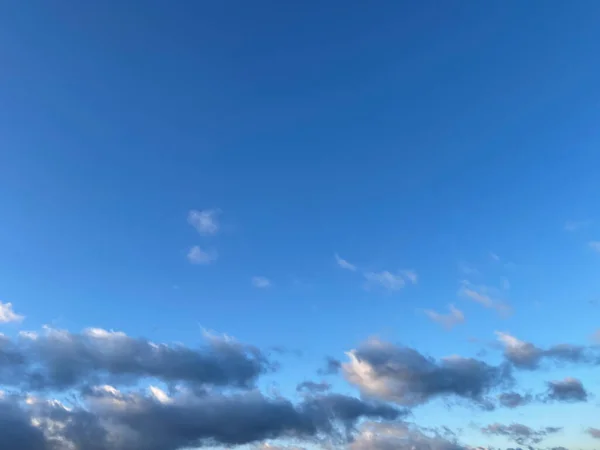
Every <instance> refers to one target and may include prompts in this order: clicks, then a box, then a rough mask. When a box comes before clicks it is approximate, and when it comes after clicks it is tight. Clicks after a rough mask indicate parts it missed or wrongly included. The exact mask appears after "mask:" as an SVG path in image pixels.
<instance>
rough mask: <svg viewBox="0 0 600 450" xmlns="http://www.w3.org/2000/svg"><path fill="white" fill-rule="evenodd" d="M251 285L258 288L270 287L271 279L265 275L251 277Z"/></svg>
mask: <svg viewBox="0 0 600 450" xmlns="http://www.w3.org/2000/svg"><path fill="white" fill-rule="evenodd" d="M252 286H254V287H255V288H259V289H266V288H268V287H271V281H270V280H269V279H268V278H266V277H252Z"/></svg>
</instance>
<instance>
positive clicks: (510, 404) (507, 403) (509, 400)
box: [498, 392, 532, 409]
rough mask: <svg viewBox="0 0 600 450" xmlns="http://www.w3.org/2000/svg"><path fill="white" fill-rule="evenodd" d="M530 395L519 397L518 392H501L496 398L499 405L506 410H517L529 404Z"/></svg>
mask: <svg viewBox="0 0 600 450" xmlns="http://www.w3.org/2000/svg"><path fill="white" fill-rule="evenodd" d="M531 400H532V397H531V395H521V394H519V393H518V392H503V393H502V394H500V395H499V396H498V401H499V402H500V404H501V405H502V406H504V407H506V408H511V409H512V408H517V407H519V406H524V405H526V404H528V403H530V402H531Z"/></svg>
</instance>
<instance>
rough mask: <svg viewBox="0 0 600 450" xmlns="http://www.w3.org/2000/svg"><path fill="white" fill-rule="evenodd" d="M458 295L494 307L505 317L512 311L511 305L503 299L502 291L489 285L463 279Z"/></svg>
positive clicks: (487, 306)
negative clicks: (476, 283)
mask: <svg viewBox="0 0 600 450" xmlns="http://www.w3.org/2000/svg"><path fill="white" fill-rule="evenodd" d="M458 295H459V296H460V297H463V298H466V299H469V300H472V301H474V302H476V303H479V304H480V305H482V306H484V307H486V308H489V309H494V310H496V311H497V312H498V314H500V315H501V316H504V317H506V316H508V315H510V314H511V312H512V308H511V307H510V305H509V304H508V303H506V302H505V301H504V300H502V299H501V295H502V292H501V291H499V290H498V289H495V288H492V287H489V286H485V285H474V284H473V283H471V282H469V281H467V280H463V281H461V286H460V289H459V290H458Z"/></svg>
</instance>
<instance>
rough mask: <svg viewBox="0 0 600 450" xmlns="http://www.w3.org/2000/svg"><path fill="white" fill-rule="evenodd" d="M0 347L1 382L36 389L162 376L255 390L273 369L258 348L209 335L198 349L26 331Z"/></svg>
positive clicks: (107, 335)
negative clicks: (258, 379) (258, 383)
mask: <svg viewBox="0 0 600 450" xmlns="http://www.w3.org/2000/svg"><path fill="white" fill-rule="evenodd" d="M0 345H2V346H1V347H0V352H2V358H3V360H4V361H6V362H5V364H3V366H2V367H3V368H2V369H1V370H0V382H2V383H3V384H8V385H11V384H12V385H14V384H15V383H17V382H18V383H20V384H21V386H22V387H26V388H28V389H33V390H43V389H54V390H61V389H68V388H71V387H76V386H79V385H82V384H89V383H111V382H115V380H118V381H120V382H125V381H127V380H128V379H130V380H132V381H133V382H136V381H138V380H139V379H142V378H157V379H160V380H162V381H164V382H167V383H172V382H187V383H191V384H197V385H202V384H210V385H215V386H235V387H251V386H252V385H253V384H254V382H255V380H256V379H257V377H258V376H259V375H260V374H262V373H264V372H266V371H269V370H271V369H272V367H273V366H272V365H271V364H270V363H269V361H268V360H267V358H266V357H265V356H264V355H263V354H262V353H261V352H260V351H259V350H258V349H256V348H254V347H251V346H248V345H244V344H241V343H239V342H236V341H234V340H232V339H231V338H227V337H220V336H213V335H206V344H205V345H204V346H203V347H201V348H198V349H193V348H189V347H185V346H183V345H169V344H160V343H153V342H151V341H148V340H146V339H138V338H132V337H129V336H127V335H125V334H124V333H119V332H112V331H105V330H101V329H88V330H86V331H84V332H83V333H79V334H78V333H69V332H67V331H62V330H54V329H45V331H44V332H43V333H40V334H34V333H24V334H22V336H21V338H20V339H19V340H18V341H17V342H15V343H12V342H8V343H6V342H5V343H4V344H0Z"/></svg>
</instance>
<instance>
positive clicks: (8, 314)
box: [0, 302, 25, 323]
mask: <svg viewBox="0 0 600 450" xmlns="http://www.w3.org/2000/svg"><path fill="white" fill-rule="evenodd" d="M24 318H25V317H24V316H22V315H20V314H17V313H15V312H14V310H13V305H12V303H2V302H0V323H8V322H21V321H22V320H23V319H24Z"/></svg>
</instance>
